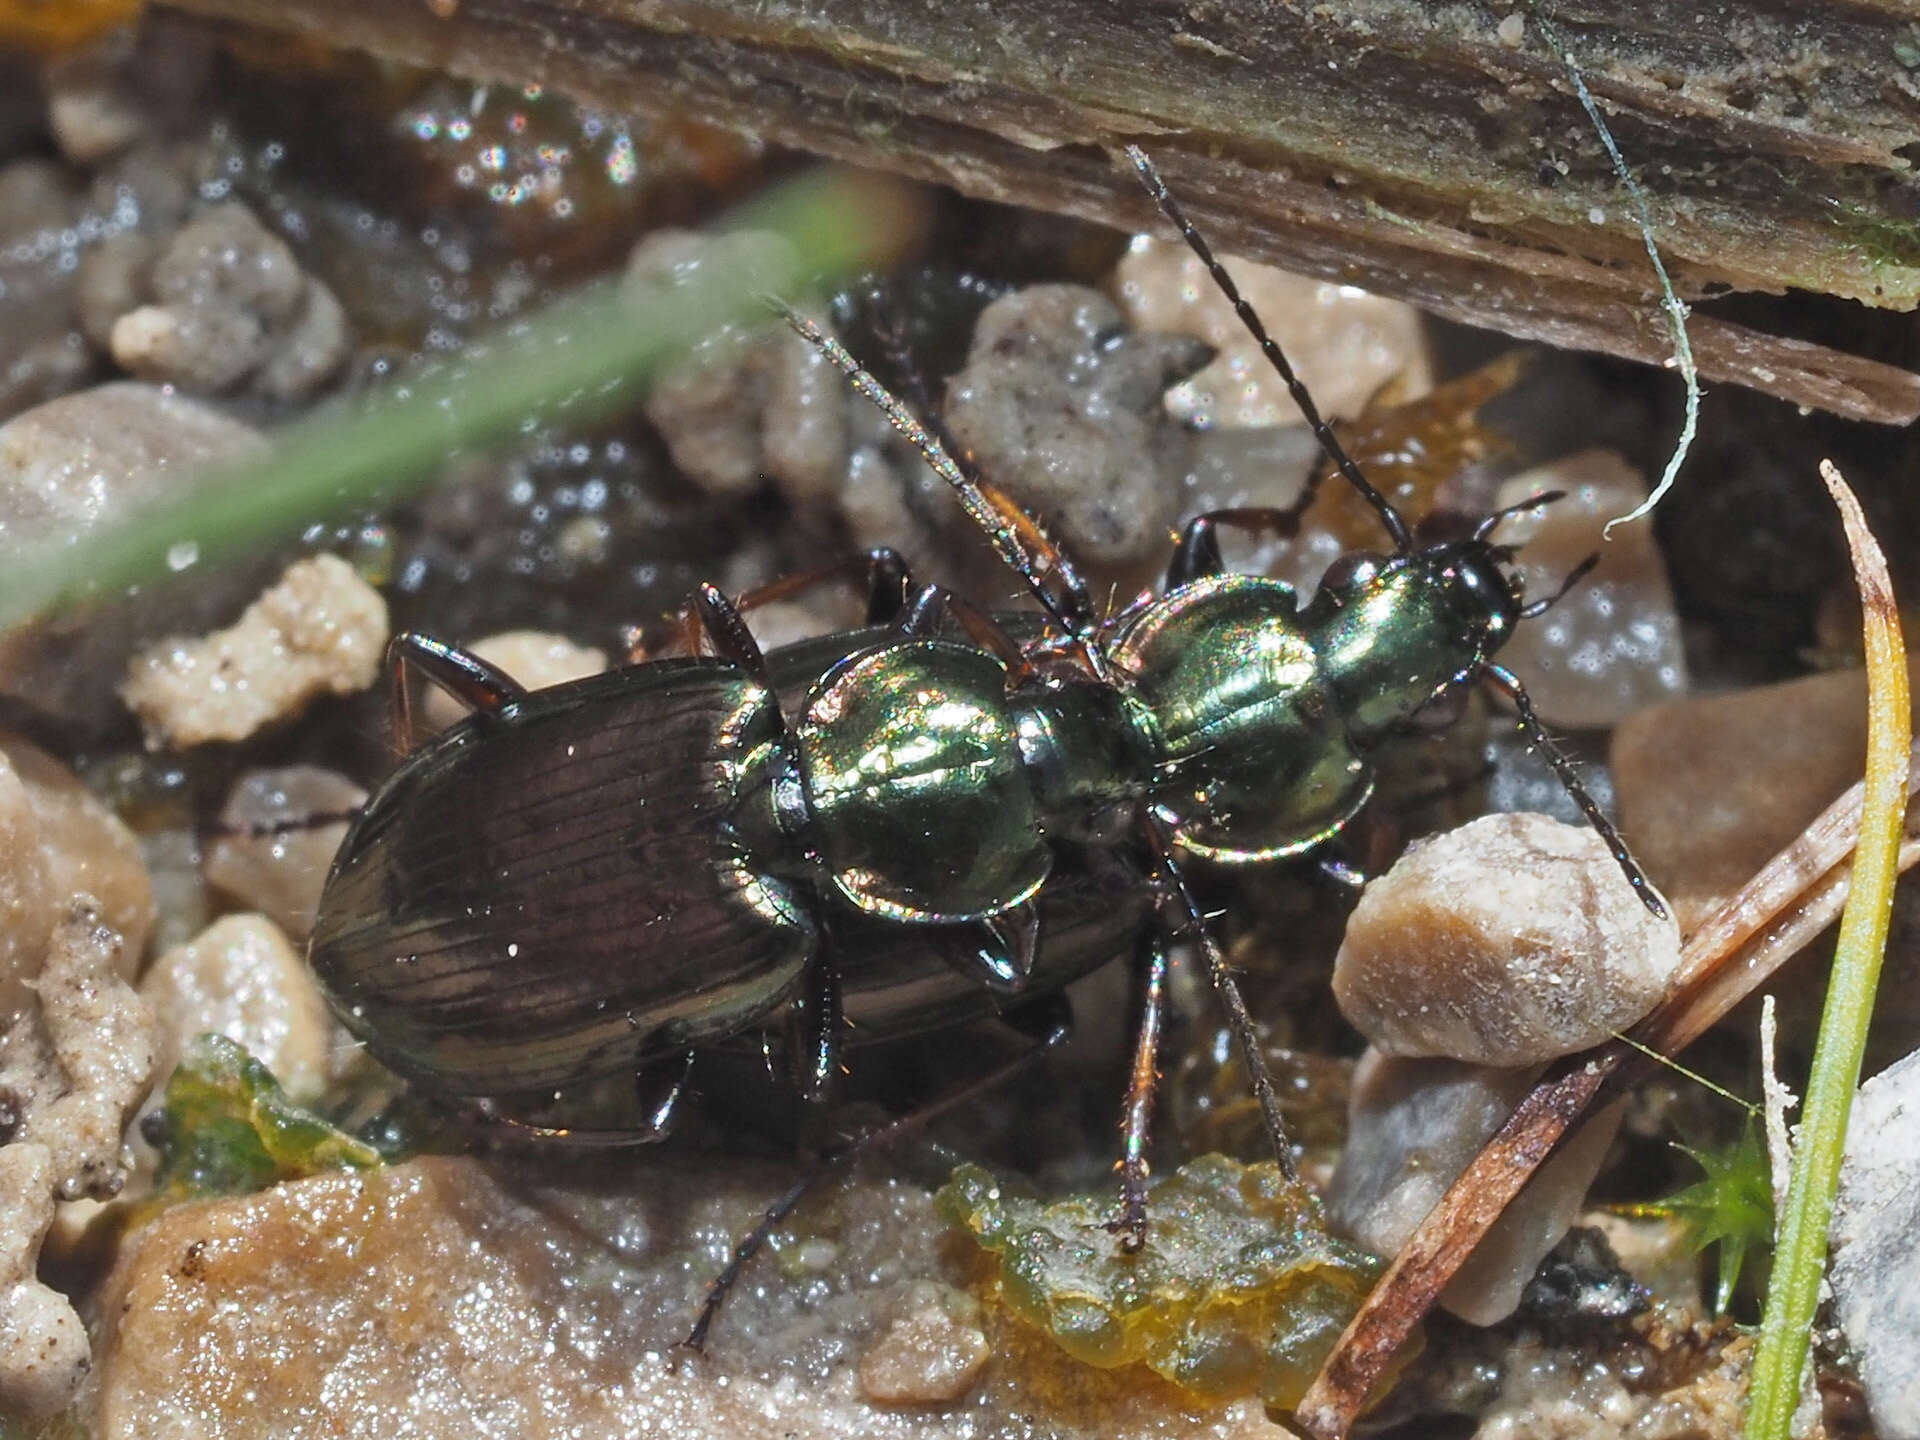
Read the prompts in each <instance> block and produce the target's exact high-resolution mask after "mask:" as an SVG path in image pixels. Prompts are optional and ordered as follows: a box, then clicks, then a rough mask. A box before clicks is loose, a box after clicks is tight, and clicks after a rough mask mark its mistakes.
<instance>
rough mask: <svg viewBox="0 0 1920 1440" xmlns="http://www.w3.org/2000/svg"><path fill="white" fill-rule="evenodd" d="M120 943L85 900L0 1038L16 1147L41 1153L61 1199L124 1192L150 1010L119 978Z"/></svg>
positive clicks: (79, 900) (67, 916) (145, 1081)
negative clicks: (29, 1000)
mask: <svg viewBox="0 0 1920 1440" xmlns="http://www.w3.org/2000/svg"><path fill="white" fill-rule="evenodd" d="M120 949H121V945H120V937H119V936H118V935H117V934H115V933H114V931H113V930H112V929H111V928H110V927H109V926H107V925H106V924H104V923H103V922H102V920H101V916H100V911H99V909H98V908H97V907H96V906H95V905H94V903H93V901H92V900H91V898H90V897H88V896H84V895H82V896H78V897H76V898H75V899H74V900H73V902H72V903H71V905H70V907H69V908H68V909H67V910H66V912H65V913H64V914H63V915H62V916H61V917H60V919H59V921H58V922H57V923H56V924H55V926H54V930H53V938H52V940H51V942H50V943H49V944H48V946H47V958H46V964H45V965H44V966H43V967H42V969H41V971H40V977H39V980H38V981H37V982H36V983H35V986H34V997H35V999H36V1001H37V1002H38V1003H37V1004H34V1005H31V1006H29V1007H27V1009H26V1010H25V1011H23V1012H22V1013H21V1015H20V1016H19V1017H18V1018H17V1019H15V1020H14V1022H13V1024H11V1025H10V1026H8V1027H7V1029H6V1030H5V1031H4V1032H0V1094H5V1095H6V1096H7V1097H8V1100H9V1102H10V1105H11V1106H13V1107H15V1108H16V1110H17V1114H16V1115H15V1117H14V1120H15V1123H14V1126H13V1129H14V1130H15V1132H16V1135H17V1138H18V1139H20V1140H23V1141H27V1142H30V1143H32V1144H35V1145H41V1146H45V1147H46V1149H47V1151H48V1152H49V1154H50V1156H51V1162H52V1170H51V1175H52V1183H53V1185H54V1187H55V1193H56V1194H57V1195H58V1196H59V1197H60V1198H61V1199H75V1198H77V1197H79V1196H82V1195H90V1196H93V1197H94V1198H96V1199H105V1198H109V1197H111V1196H113V1195H116V1194H118V1193H119V1191H120V1187H121V1186H122V1185H123V1184H124V1183H125V1179H126V1171H125V1167H124V1165H123V1163H122V1155H121V1145H120V1142H121V1136H122V1134H123V1133H124V1132H125V1129H126V1125H127V1121H128V1118H129V1117H130V1116H131V1115H132V1114H133V1112H134V1110H135V1109H136V1108H138V1106H139V1104H140V1102H141V1101H142V1100H144V1099H145V1098H146V1095H147V1089H148V1086H149V1085H150V1084H151V1082H152V1077H153V1052H154V1024H153V1010H152V1008H151V1007H150V1006H148V1004H147V1003H146V1002H145V1001H144V1000H142V999H141V998H140V997H139V996H138V995H136V994H135V993H134V992H133V990H132V988H131V987H129V986H128V985H127V984H126V983H125V981H123V980H121V979H119V978H118V974H119V971H120V968H121V962H120V957H119V953H118V952H119V950H120Z"/></svg>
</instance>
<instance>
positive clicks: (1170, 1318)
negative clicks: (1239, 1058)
mask: <svg viewBox="0 0 1920 1440" xmlns="http://www.w3.org/2000/svg"><path fill="white" fill-rule="evenodd" d="M938 1200H939V1205H940V1209H941V1213H942V1214H944V1215H945V1216H946V1217H947V1218H948V1219H950V1220H952V1221H953V1222H954V1223H955V1224H956V1225H959V1226H961V1227H962V1228H964V1229H965V1230H966V1231H967V1232H968V1233H969V1234H970V1235H972V1237H973V1238H974V1240H975V1241H976V1242H977V1243H978V1244H979V1245H980V1247H981V1248H982V1249H983V1250H985V1251H987V1252H988V1253H989V1254H990V1255H992V1256H994V1257H995V1259H996V1260H997V1261H998V1265H999V1278H1000V1285H999V1292H1000V1296H1001V1298H1002V1299H1003V1300H1004V1302H1005V1303H1006V1305H1007V1306H1008V1308H1010V1309H1011V1310H1013V1311H1014V1313H1015V1314H1017V1315H1019V1316H1021V1317H1022V1318H1023V1319H1025V1320H1027V1321H1029V1322H1030V1323H1032V1324H1034V1325H1037V1326H1039V1327H1040V1328H1041V1329H1043V1330H1045V1331H1046V1332H1047V1333H1048V1334H1050V1335H1051V1336H1052V1337H1053V1338H1054V1340H1055V1341H1057V1342H1058V1343H1059V1345H1060V1347H1061V1348H1062V1349H1063V1350H1065V1351H1066V1352H1067V1353H1068V1354H1070V1355H1072V1356H1074V1357H1075V1358H1076V1359H1079V1360H1082V1361H1084V1362H1086V1363H1087V1364H1089V1365H1095V1366H1100V1367H1102V1368H1113V1367H1116V1366H1121V1365H1130V1364H1144V1365H1146V1366H1148V1367H1149V1368H1150V1369H1152V1370H1153V1371H1154V1372H1155V1373H1157V1374H1159V1375H1161V1376H1162V1377H1164V1378H1165V1379H1167V1380H1170V1381H1172V1382H1173V1383H1174V1384H1176V1385H1179V1386H1181V1387H1182V1388H1184V1389H1186V1390H1190V1391H1192V1392H1194V1393H1195V1394H1197V1395H1200V1396H1203V1397H1205V1398H1208V1399H1226V1398H1229V1397H1232V1396H1237V1395H1246V1394H1250V1393H1257V1394H1259V1395H1260V1396H1261V1397H1262V1398H1263V1399H1264V1400H1265V1401H1266V1402H1267V1403H1268V1404H1269V1405H1271V1406H1275V1407H1282V1408H1291V1407H1292V1406H1293V1405H1295V1404H1296V1403H1297V1402H1298V1401H1299V1399H1300V1396H1301V1395H1302V1394H1303V1393H1305V1391H1306V1388H1307V1385H1308V1384H1309V1383H1310V1382H1311V1380H1312V1379H1313V1376H1314V1373H1315V1372H1316V1371H1317V1370H1318V1369H1319V1366H1320V1362H1321V1361H1322V1360H1323V1359H1324V1358H1325V1357H1326V1355H1327V1354H1328V1352H1329V1351H1331V1349H1332V1348H1333V1344H1334V1341H1335V1340H1337V1339H1338V1338H1339V1335H1340V1332H1341V1330H1342V1329H1344V1328H1345V1327H1346V1323H1347V1321H1348V1320H1350V1319H1351V1318H1352V1317H1353V1314H1354V1311H1355V1310H1356V1309H1357V1308H1358V1307H1359V1304H1360V1301H1361V1299H1362V1298H1363V1297H1364V1296H1365V1295H1366V1293H1367V1291H1368V1289H1369V1288H1370V1287H1371V1285H1372V1283H1373V1280H1374V1277H1375V1276H1376V1275H1377V1274H1378V1273H1379V1269H1380V1262H1379V1261H1377V1260H1376V1259H1375V1258H1374V1257H1373V1256H1371V1255H1369V1254H1367V1253H1366V1252H1364V1251H1362V1250H1359V1249H1357V1248H1355V1247H1354V1246H1351V1245H1348V1244H1345V1243H1344V1242H1342V1241H1339V1240H1336V1239H1334V1238H1333V1237H1332V1236H1330V1235H1328V1234H1327V1232H1326V1230H1325V1228H1324V1225H1323V1223H1322V1220H1321V1215H1320V1207H1319V1204H1318V1202H1317V1201H1316V1200H1315V1199H1314V1197H1313V1194H1312V1192H1311V1191H1309V1190H1308V1189H1307V1188H1306V1187H1305V1186H1302V1185H1297V1184H1293V1183H1291V1182H1289V1181H1287V1180H1285V1179H1284V1178H1282V1176H1281V1175H1280V1173H1279V1170H1278V1168H1277V1167H1275V1166H1274V1165H1272V1164H1271V1163H1269V1164H1263V1165H1242V1164H1240V1163H1239V1162H1237V1161H1234V1160H1230V1159H1228V1158H1226V1157H1225V1156H1223V1155H1206V1156H1202V1157H1201V1158H1200V1159H1197V1160H1195V1161H1193V1162H1192V1163H1190V1164H1188V1165H1186V1166H1183V1167H1182V1168H1181V1169H1180V1170H1179V1171H1178V1172H1177V1173H1175V1174H1173V1175H1171V1176H1168V1177H1167V1178H1166V1179H1164V1180H1162V1181H1161V1182H1159V1183H1158V1184H1157V1185H1156V1186H1155V1187H1154V1190H1153V1201H1152V1205H1151V1207H1150V1209H1149V1212H1148V1213H1149V1216H1150V1225H1149V1231H1148V1238H1147V1245H1146V1248H1145V1249H1143V1250H1142V1251H1141V1252H1140V1253H1139V1254H1137V1255H1127V1254H1124V1253H1122V1252H1121V1250H1120V1248H1119V1246H1118V1244H1117V1243H1116V1241H1115V1240H1114V1237H1113V1235H1112V1234H1111V1233H1110V1232H1109V1231H1108V1229H1107V1226H1106V1222H1107V1221H1108V1219H1109V1218H1110V1217H1111V1216H1112V1214H1113V1207H1114V1197H1113V1195H1112V1194H1110V1193H1102V1194H1099V1195H1092V1196H1076V1197H1073V1198H1071V1199H1067V1200H1062V1201H1058V1202H1055V1203H1053V1204H1043V1203H1042V1202H1040V1201H1037V1200H1029V1199H1022V1198H1019V1197H1016V1196H1013V1195H1010V1194H1007V1193H1005V1192H1003V1191H1002V1189H1001V1187H1000V1185H999V1183H998V1181H996V1180H995V1178H994V1177H993V1175H991V1174H990V1173H989V1172H987V1171H985V1170H982V1169H980V1168H979V1167H977V1166H972V1165H963V1166H961V1167H960V1168H959V1169H958V1170H956V1171H954V1174H953V1178H952V1180H951V1181H949V1182H948V1184H947V1185H946V1187H945V1188H944V1189H943V1190H941V1192H940V1194H939V1197H938Z"/></svg>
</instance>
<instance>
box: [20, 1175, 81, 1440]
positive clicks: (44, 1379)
mask: <svg viewBox="0 0 1920 1440" xmlns="http://www.w3.org/2000/svg"><path fill="white" fill-rule="evenodd" d="M53 1186H54V1174H53V1155H52V1152H50V1151H49V1150H48V1149H47V1147H46V1146H44V1145H36V1144H31V1143H27V1142H22V1143H19V1144H13V1145H0V1195H5V1196H6V1197H7V1203H6V1204H5V1205H0V1415H4V1416H17V1417H19V1418H21V1419H26V1420H38V1419H41V1418H44V1417H45V1416H48V1415H52V1414H53V1413H55V1412H56V1411H59V1410H63V1409H65V1408H66V1407H67V1405H68V1404H70V1403H71V1402H72V1400H73V1398H74V1396H75V1395H76V1394H77V1393H78V1391H79V1389H80V1384H81V1382H82V1381H83V1380H85V1379H86V1376H87V1371H88V1369H89V1368H90V1367H91V1365H92V1355H91V1352H90V1349H89V1346H88V1344H87V1327H86V1326H85V1325H83V1324H81V1322H80V1317H79V1315H77V1314H76V1313H75V1312H74V1308H73V1306H72V1304H71V1303H70V1302H69V1301H68V1300H67V1297H66V1296H64V1295H62V1294H60V1293H59V1292H58V1291H57V1290H52V1289H49V1288H48V1287H47V1286H45V1285H43V1284H41V1283H40V1278H39V1275H38V1273H37V1271H38V1261H39V1257H40V1246H41V1242H42V1241H43V1240H44V1239H45V1237H46V1233H47V1229H48V1227H49V1226H50V1225H51V1224H52V1223H53Z"/></svg>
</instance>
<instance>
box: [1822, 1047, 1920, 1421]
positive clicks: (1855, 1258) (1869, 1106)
mask: <svg viewBox="0 0 1920 1440" xmlns="http://www.w3.org/2000/svg"><path fill="white" fill-rule="evenodd" d="M1832 1236H1833V1261H1832V1265H1831V1267H1830V1269H1829V1272H1828V1280H1829V1283H1831V1285H1832V1286H1833V1298H1834V1309H1835V1312H1836V1314H1837V1315H1838V1317H1839V1320H1840V1328H1841V1329H1842V1330H1844V1331H1845V1332H1846V1335H1847V1339H1848V1341H1849V1342H1850V1343H1851V1344H1852V1346H1853V1349H1854V1351H1855V1353H1856V1354H1857V1355H1858V1356H1859V1357H1860V1381H1861V1383H1862V1384H1863V1385H1864V1386H1865V1387H1866V1391H1867V1407H1868V1409H1869V1410H1870V1411H1871V1412H1872V1414H1873V1421H1874V1425H1875V1426H1876V1427H1877V1428H1878V1430H1879V1433H1880V1436H1881V1440H1920V1344H1916V1343H1915V1338H1916V1337H1920V1052H1915V1053H1914V1054H1912V1055H1909V1056H1907V1058H1906V1059H1904V1060H1902V1061H1900V1062H1899V1063H1898V1064H1896V1065H1893V1066H1890V1067H1889V1068H1888V1069H1886V1070H1883V1071H1882V1072H1881V1073H1880V1074H1878V1075H1876V1076H1874V1077H1873V1078H1872V1079H1871V1080H1869V1081H1867V1083H1866V1084H1865V1085H1862V1086H1861V1087H1860V1093H1859V1094H1858V1095H1856V1096H1855V1097H1854V1102H1853V1115H1852V1117H1851V1118H1850V1119H1849V1121H1848V1123H1847V1150H1846V1158H1845V1160H1844V1161H1843V1162H1842V1163H1841V1168H1840V1193H1839V1196H1838V1198H1837V1199H1836V1200H1835V1202H1834V1212H1833V1230H1832Z"/></svg>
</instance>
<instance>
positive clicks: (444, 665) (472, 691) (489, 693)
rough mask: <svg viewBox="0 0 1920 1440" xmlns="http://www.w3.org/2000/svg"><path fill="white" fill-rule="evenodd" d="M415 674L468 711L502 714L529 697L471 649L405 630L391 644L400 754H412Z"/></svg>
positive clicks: (395, 734) (395, 737) (390, 694)
mask: <svg viewBox="0 0 1920 1440" xmlns="http://www.w3.org/2000/svg"><path fill="white" fill-rule="evenodd" d="M416 673H417V674H419V675H420V676H422V677H423V678H425V679H428V680H431V681H432V682H433V683H434V684H436V685H438V686H439V687H440V688H441V689H442V690H444V691H446V692H447V693H448V694H449V695H451V696H453V698H454V699H456V700H458V701H459V702H460V703H461V704H463V705H465V706H466V707H467V708H468V709H469V710H477V711H479V712H481V713H482V714H486V713H490V712H492V711H494V710H498V709H499V708H500V707H501V706H502V705H505V704H506V703H507V702H508V701H511V700H518V699H520V697H521V696H523V695H525V694H526V693H527V692H526V688H525V687H524V686H522V685H521V684H520V682H519V681H518V680H515V679H514V678H513V677H512V676H511V675H509V674H507V672H506V671H504V670H502V669H501V668H500V667H499V666H497V665H493V664H489V663H488V662H487V661H485V660H482V659H481V658H480V657H479V656H478V655H476V654H474V653H473V652H472V651H471V650H462V649H461V648H460V647H459V646H457V645H449V644H447V643H446V642H445V641H444V640H435V639H433V638H432V637H430V636H427V635H419V634H416V633H414V632H413V631H411V630H407V631H402V632H401V633H400V634H398V635H396V636H394V637H393V639H392V640H390V641H389V642H388V643H387V681H388V685H389V687H390V688H389V690H388V699H389V701H390V703H391V705H392V715H393V740H394V744H395V745H397V746H398V747H399V749H400V753H401V754H402V755H404V754H406V753H407V752H408V751H409V750H411V749H413V695H412V690H411V687H410V686H409V685H408V683H407V682H408V680H409V679H410V678H411V677H412V676H413V675H414V674H416Z"/></svg>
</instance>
